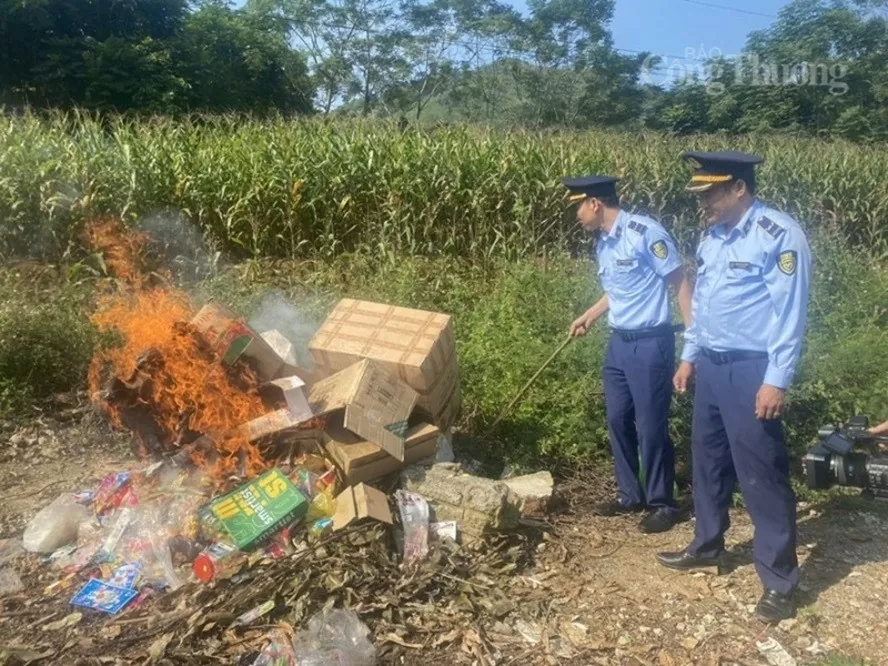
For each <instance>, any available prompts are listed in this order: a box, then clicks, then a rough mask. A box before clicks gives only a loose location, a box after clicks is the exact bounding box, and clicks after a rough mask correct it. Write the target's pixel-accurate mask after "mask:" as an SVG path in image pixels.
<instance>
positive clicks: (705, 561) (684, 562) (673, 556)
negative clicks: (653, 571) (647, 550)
mask: <svg viewBox="0 0 888 666" xmlns="http://www.w3.org/2000/svg"><path fill="white" fill-rule="evenodd" d="M720 559H721V558H718V557H698V556H696V555H691V554H690V553H689V552H688V551H687V549H685V550H679V551H677V552H671V553H657V562H659V563H660V564H662V565H663V566H664V567H666V568H667V569H676V570H678V571H691V570H692V569H706V568H709V567H719V568H721V567H720V564H721V562H720Z"/></svg>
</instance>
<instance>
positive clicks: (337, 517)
mask: <svg viewBox="0 0 888 666" xmlns="http://www.w3.org/2000/svg"><path fill="white" fill-rule="evenodd" d="M365 518H371V519H373V520H378V521H379V522H382V523H386V524H388V525H391V524H392V512H391V509H389V504H388V498H387V497H386V496H385V493H383V492H382V491H380V490H377V489H376V488H372V487H370V486H368V485H365V484H363V483H359V484H358V485H356V486H349V487H348V488H346V489H345V490H343V491H342V492H341V493H339V495H337V496H336V512H335V513H334V514H333V531H334V532H335V531H337V530H341V529H343V528H345V527H348V526H349V525H351V524H353V523H357V522H358V521H360V520H364V519H365Z"/></svg>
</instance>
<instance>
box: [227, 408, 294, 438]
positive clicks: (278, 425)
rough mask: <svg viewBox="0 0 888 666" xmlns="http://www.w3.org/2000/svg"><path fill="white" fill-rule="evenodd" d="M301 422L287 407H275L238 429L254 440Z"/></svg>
mask: <svg viewBox="0 0 888 666" xmlns="http://www.w3.org/2000/svg"><path fill="white" fill-rule="evenodd" d="M301 423H304V419H300V418H299V417H297V415H295V414H293V412H291V411H290V410H289V409H287V408H284V409H276V410H274V411H273V412H268V414H265V415H263V416H260V417H259V418H257V419H253V420H252V421H248V422H247V423H244V424H243V425H242V426H240V428H239V429H238V431H239V433H240V434H241V435H243V436H245V437H246V438H247V439H248V440H250V441H251V442H255V441H258V440H260V439H262V438H263V437H268V436H269V435H276V434H278V433H280V432H283V431H285V430H289V429H291V428H296V427H297V426H299V425H300V424H301Z"/></svg>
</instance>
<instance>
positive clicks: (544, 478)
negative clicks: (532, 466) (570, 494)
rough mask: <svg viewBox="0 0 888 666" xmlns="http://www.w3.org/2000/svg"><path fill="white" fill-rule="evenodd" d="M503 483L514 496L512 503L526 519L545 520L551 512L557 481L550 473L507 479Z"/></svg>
mask: <svg viewBox="0 0 888 666" xmlns="http://www.w3.org/2000/svg"><path fill="white" fill-rule="evenodd" d="M503 483H505V484H506V486H507V487H508V488H509V491H510V492H511V494H512V498H511V499H512V501H514V502H515V504H516V505H517V507H518V510H519V511H520V512H521V515H522V516H524V517H525V518H543V517H545V515H546V514H547V513H548V512H549V504H550V503H551V501H552V492H553V490H554V488H555V481H554V479H552V474H551V473H550V472H537V473H536V474H525V475H524V476H516V477H513V478H510V479H506V480H505V481H504V482H503Z"/></svg>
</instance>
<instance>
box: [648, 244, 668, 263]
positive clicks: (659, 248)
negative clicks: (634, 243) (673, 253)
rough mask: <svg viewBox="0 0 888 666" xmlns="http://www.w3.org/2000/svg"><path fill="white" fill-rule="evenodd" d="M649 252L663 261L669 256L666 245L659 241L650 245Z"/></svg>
mask: <svg viewBox="0 0 888 666" xmlns="http://www.w3.org/2000/svg"><path fill="white" fill-rule="evenodd" d="M651 252H652V253H653V255H654V256H655V257H656V258H657V259H665V258H666V257H668V256H669V248H668V247H667V246H666V243H664V242H663V241H661V240H658V241H657V242H655V243H653V244H652V245H651Z"/></svg>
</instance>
